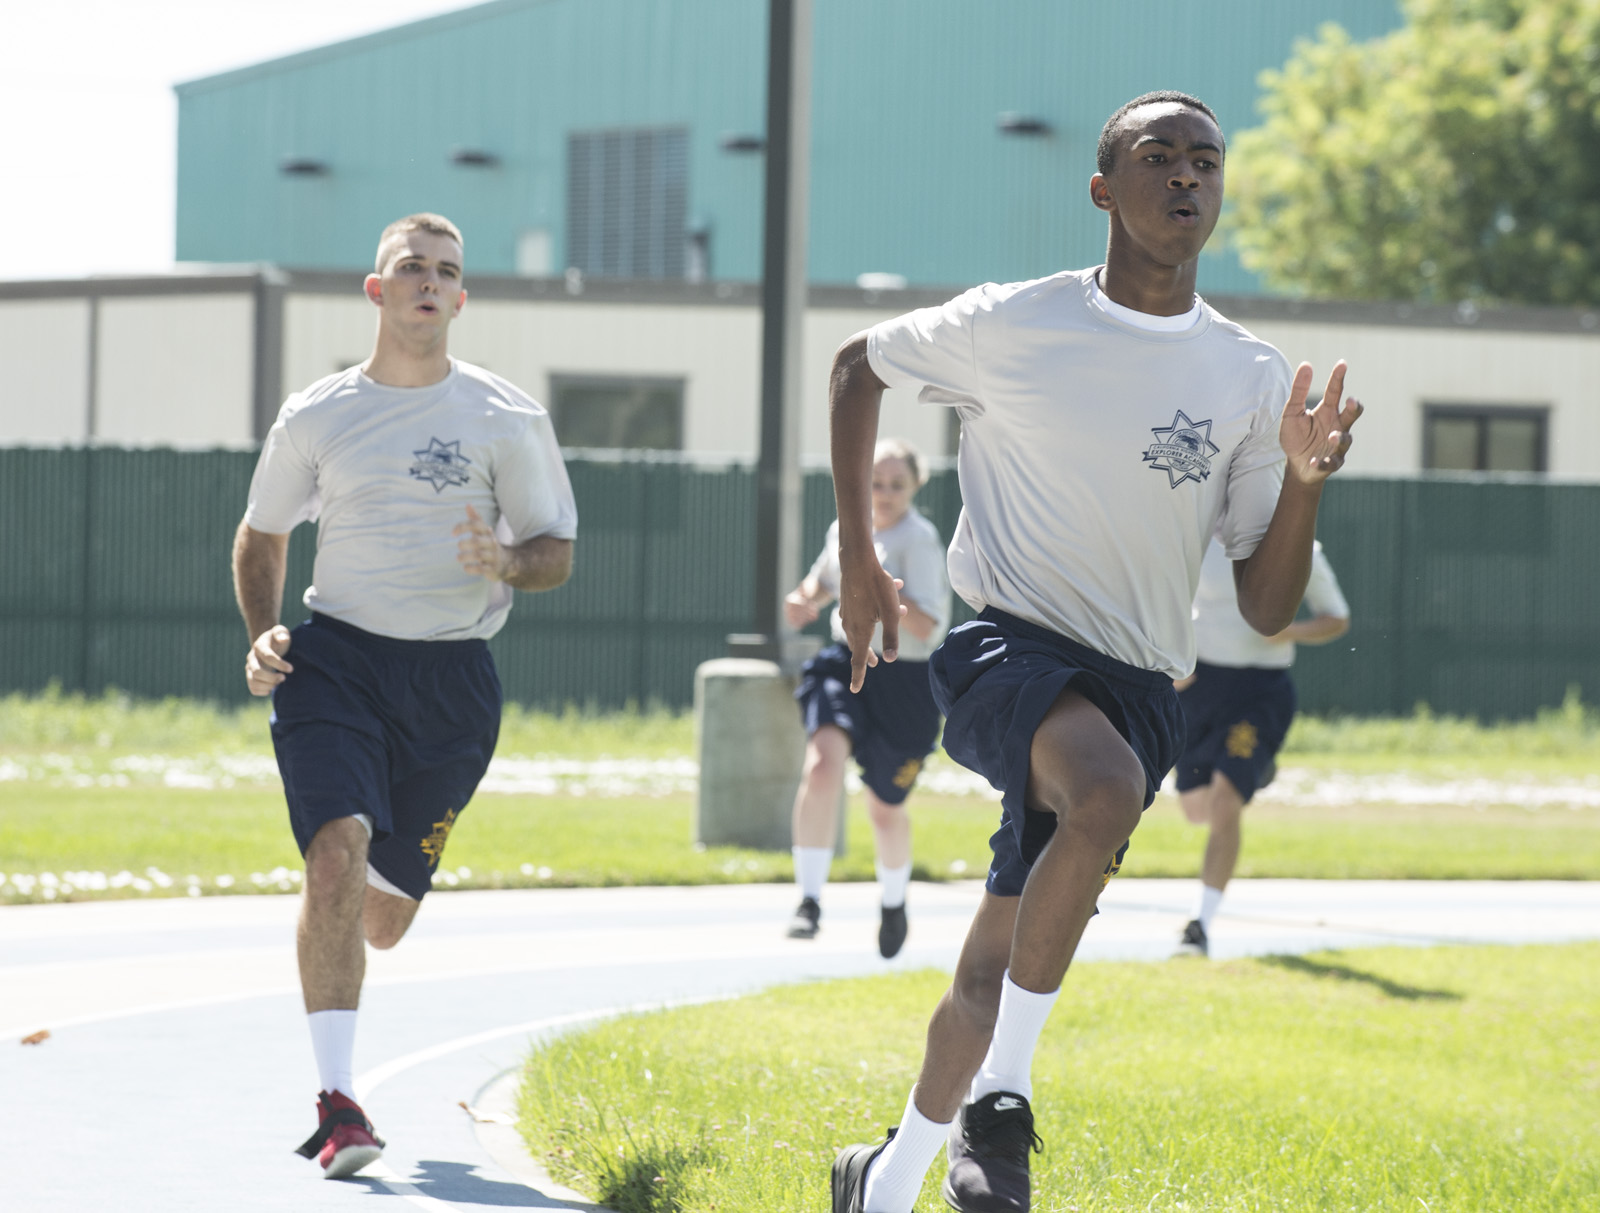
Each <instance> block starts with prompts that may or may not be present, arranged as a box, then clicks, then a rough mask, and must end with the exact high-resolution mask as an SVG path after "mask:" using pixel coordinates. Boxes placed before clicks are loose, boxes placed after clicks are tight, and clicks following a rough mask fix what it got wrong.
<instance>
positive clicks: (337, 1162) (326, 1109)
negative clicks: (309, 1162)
mask: <svg viewBox="0 0 1600 1213" xmlns="http://www.w3.org/2000/svg"><path fill="white" fill-rule="evenodd" d="M317 1115H318V1116H319V1117H320V1118H321V1121H322V1123H321V1124H319V1125H318V1126H317V1131H316V1132H315V1133H313V1134H312V1135H311V1136H310V1137H308V1138H306V1140H305V1141H304V1142H302V1143H301V1145H300V1147H299V1148H298V1149H297V1150H295V1153H296V1154H299V1155H301V1156H303V1157H305V1158H315V1159H316V1160H317V1161H318V1162H319V1163H321V1164H322V1178H323V1179H347V1178H349V1177H350V1176H352V1175H354V1174H355V1173H356V1172H357V1171H359V1170H361V1168H362V1167H364V1166H366V1165H367V1164H368V1163H369V1162H376V1161H377V1160H378V1157H379V1155H381V1154H382V1153H383V1138H381V1137H379V1136H378V1135H377V1134H376V1133H374V1132H373V1131H372V1122H371V1121H370V1120H368V1119H367V1114H366V1113H365V1112H363V1111H362V1110H361V1106H360V1105H359V1104H358V1103H356V1101H355V1100H353V1099H351V1098H350V1097H349V1096H348V1095H346V1094H344V1092H342V1091H333V1092H331V1093H330V1092H328V1091H318V1092H317Z"/></svg>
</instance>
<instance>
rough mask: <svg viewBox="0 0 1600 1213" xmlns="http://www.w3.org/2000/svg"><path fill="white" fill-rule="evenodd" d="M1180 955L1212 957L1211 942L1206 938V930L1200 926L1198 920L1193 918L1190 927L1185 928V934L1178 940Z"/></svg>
mask: <svg viewBox="0 0 1600 1213" xmlns="http://www.w3.org/2000/svg"><path fill="white" fill-rule="evenodd" d="M1178 955H1179V956H1209V955H1211V941H1210V940H1208V939H1207V938H1206V929H1205V928H1204V927H1203V926H1201V925H1200V920H1199V919H1198V918H1191V919H1190V920H1189V925H1188V926H1186V927H1184V928H1183V934H1182V935H1181V936H1179V938H1178Z"/></svg>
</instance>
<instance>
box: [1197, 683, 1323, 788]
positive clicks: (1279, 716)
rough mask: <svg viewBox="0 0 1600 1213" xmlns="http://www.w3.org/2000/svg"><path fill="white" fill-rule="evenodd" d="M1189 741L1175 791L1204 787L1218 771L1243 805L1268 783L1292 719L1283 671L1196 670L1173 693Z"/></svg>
mask: <svg viewBox="0 0 1600 1213" xmlns="http://www.w3.org/2000/svg"><path fill="white" fill-rule="evenodd" d="M1178 702H1179V703H1181V704H1182V705H1183V715H1184V719H1185V721H1186V722H1187V725H1188V740H1187V741H1186V742H1184V746H1183V754H1182V756H1181V757H1180V758H1179V759H1178V791H1180V792H1187V791H1188V790H1189V789H1190V788H1198V787H1203V786H1205V785H1206V784H1209V783H1210V782H1211V776H1212V773H1213V772H1215V771H1221V772H1222V773H1223V774H1224V775H1226V776H1227V777H1228V781H1229V782H1230V783H1232V784H1233V786H1234V787H1236V788H1238V789H1239V795H1240V796H1242V797H1244V801H1245V803H1246V804H1249V803H1250V798H1251V797H1252V796H1254V795H1255V794H1256V793H1257V792H1258V791H1260V790H1261V789H1262V788H1264V787H1266V786H1267V784H1268V783H1269V782H1271V779H1272V771H1273V763H1274V760H1275V759H1276V758H1277V755H1278V750H1279V748H1280V747H1281V746H1282V745H1283V739H1284V737H1285V736H1286V735H1287V734H1288V732H1289V723H1290V722H1291V721H1292V720H1293V719H1294V709H1295V694H1294V682H1293V681H1292V680H1291V679H1290V678H1289V671H1288V670H1273V669H1262V668H1260V667H1246V668H1236V667H1232V666H1225V665H1207V664H1206V663H1205V662H1203V661H1202V662H1201V663H1200V664H1199V665H1197V666H1195V670H1194V681H1193V682H1192V683H1190V684H1189V685H1188V686H1187V687H1185V688H1184V689H1183V690H1181V691H1179V692H1178Z"/></svg>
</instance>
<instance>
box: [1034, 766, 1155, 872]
mask: <svg viewBox="0 0 1600 1213" xmlns="http://www.w3.org/2000/svg"><path fill="white" fill-rule="evenodd" d="M1144 791H1145V789H1144V777H1143V773H1142V772H1141V773H1140V776H1139V779H1138V781H1137V783H1135V782H1134V781H1132V780H1130V779H1128V778H1126V777H1125V776H1124V775H1122V774H1121V773H1110V774H1108V775H1106V776H1105V777H1103V778H1099V779H1096V780H1094V781H1093V782H1090V783H1088V784H1086V785H1085V786H1084V787H1081V788H1079V789H1076V794H1075V795H1074V796H1073V797H1072V798H1071V800H1070V801H1069V802H1068V804H1067V808H1066V812H1065V813H1059V812H1058V813H1057V815H1056V816H1057V820H1058V822H1059V824H1060V826H1062V827H1064V828H1066V829H1068V830H1070V831H1071V832H1073V833H1075V834H1078V835H1080V836H1081V837H1083V838H1084V839H1085V840H1086V841H1087V842H1088V843H1089V844H1090V845H1091V846H1093V847H1094V849H1096V850H1100V851H1105V852H1106V854H1108V855H1109V854H1110V853H1111V852H1113V851H1115V850H1116V849H1117V848H1118V847H1120V846H1121V845H1122V844H1123V843H1125V842H1127V841H1128V838H1129V837H1130V836H1131V835H1132V834H1133V831H1134V829H1135V828H1136V827H1137V826H1138V824H1139V818H1140V816H1141V815H1142V814H1143V812H1144Z"/></svg>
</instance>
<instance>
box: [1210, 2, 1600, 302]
mask: <svg viewBox="0 0 1600 1213" xmlns="http://www.w3.org/2000/svg"><path fill="white" fill-rule="evenodd" d="M1405 11H1406V17H1407V21H1406V24H1405V25H1404V26H1403V27H1402V28H1401V29H1399V30H1397V31H1395V32H1394V33H1392V34H1389V35H1388V36H1386V37H1383V38H1379V39H1376V40H1374V41H1372V42H1365V43H1354V42H1352V41H1351V40H1350V38H1349V36H1348V35H1347V34H1346V33H1345V32H1344V31H1343V30H1342V29H1340V28H1339V27H1338V26H1336V25H1326V26H1324V27H1323V28H1322V29H1321V31H1320V32H1319V34H1318V36H1317V38H1316V39H1315V40H1314V41H1304V42H1301V43H1299V44H1297V45H1296V47H1295V51H1294V54H1293V56H1292V57H1291V58H1290V60H1289V62H1288V63H1287V64H1285V66H1284V67H1283V69H1282V70H1281V71H1271V72H1266V73H1264V74H1263V77H1262V85H1263V93H1264V95H1263V99H1262V102H1261V112H1262V116H1263V117H1264V119H1265V122H1264V123H1263V125H1261V126H1259V127H1256V128H1254V129H1252V130H1249V131H1245V132H1243V133H1241V134H1240V135H1239V136H1238V137H1237V138H1236V139H1235V140H1234V141H1233V148H1232V155H1231V156H1230V164H1229V169H1230V172H1229V178H1230V180H1229V187H1228V188H1229V192H1230V194H1231V195H1232V197H1233V199H1234V213H1233V216H1232V220H1233V222H1232V225H1231V226H1232V230H1233V237H1234V239H1235V241H1236V243H1237V247H1238V249H1239V253H1240V256H1241V259H1242V260H1243V262H1244V264H1245V265H1246V266H1248V267H1249V268H1251V269H1253V270H1255V271H1257V272H1258V273H1260V274H1262V275H1263V277H1264V278H1265V279H1266V280H1267V282H1268V283H1269V284H1271V285H1272V286H1273V287H1274V288H1276V289H1279V290H1287V291H1290V292H1293V293H1297V294H1308V295H1319V296H1331V297H1337V298H1346V299H1422V300H1436V301H1456V300H1467V299H1471V300H1479V301H1491V300H1505V301H1517V302H1522V303H1538V304H1560V305H1577V304H1590V303H1600V0H1406V4H1405Z"/></svg>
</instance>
